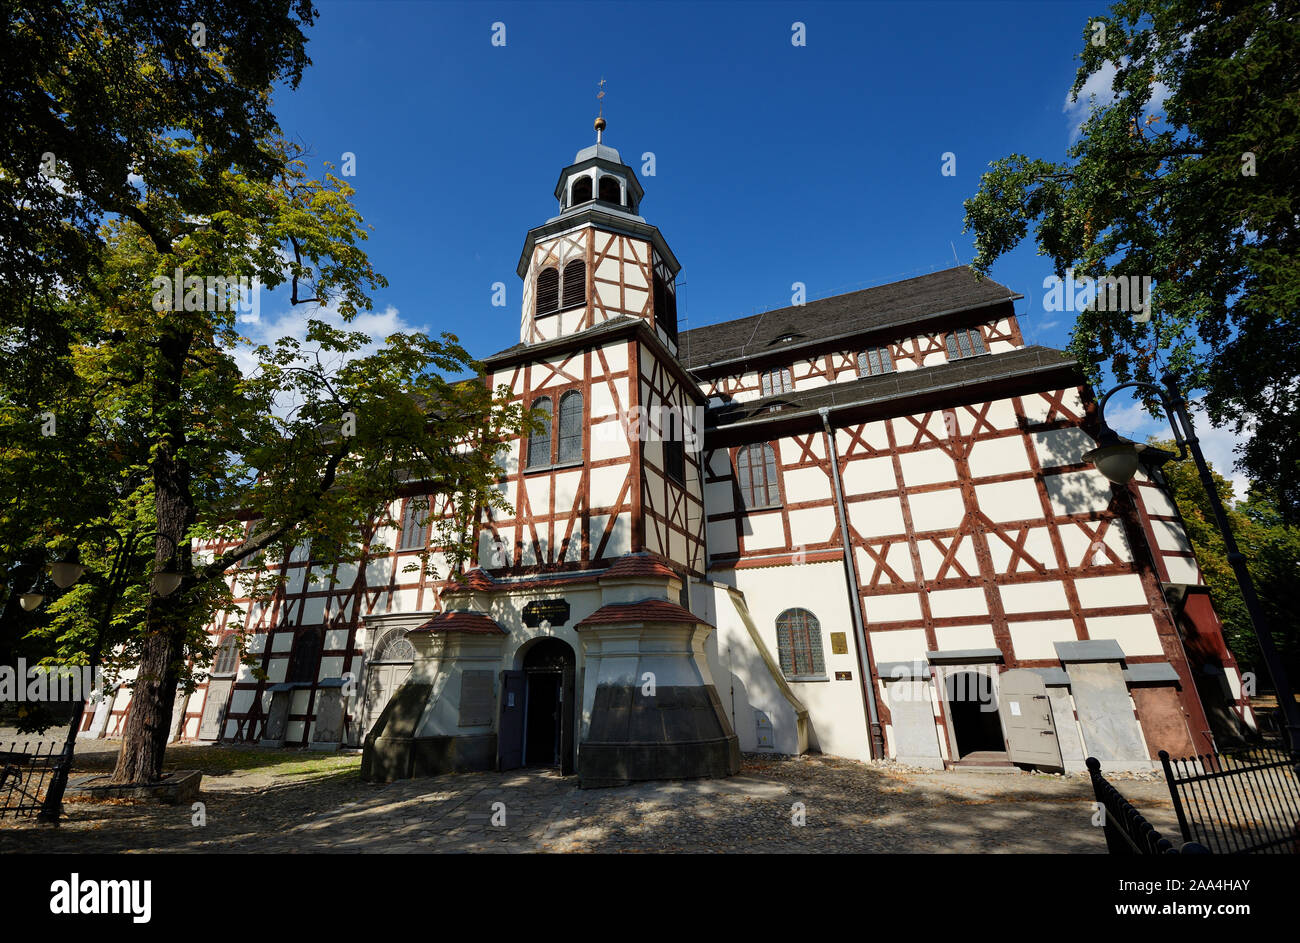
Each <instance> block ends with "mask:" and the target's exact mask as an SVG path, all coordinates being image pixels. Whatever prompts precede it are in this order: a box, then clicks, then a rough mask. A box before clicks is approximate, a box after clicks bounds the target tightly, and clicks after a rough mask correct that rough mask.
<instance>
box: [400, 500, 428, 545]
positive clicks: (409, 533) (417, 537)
mask: <svg viewBox="0 0 1300 943" xmlns="http://www.w3.org/2000/svg"><path fill="white" fill-rule="evenodd" d="M428 523H429V501H428V498H423V497H413V498H407V499H406V510H405V511H404V512H403V514H402V534H401V538H400V540H399V542H398V544H397V549H399V550H423V549H424V533H425V527H426V526H428Z"/></svg>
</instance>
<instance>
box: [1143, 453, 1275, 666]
mask: <svg viewBox="0 0 1300 943" xmlns="http://www.w3.org/2000/svg"><path fill="white" fill-rule="evenodd" d="M1151 442H1152V444H1153V445H1156V446H1158V447H1159V448H1162V449H1165V450H1167V451H1173V452H1176V451H1177V446H1175V445H1174V444H1173V442H1170V441H1159V440H1156V439H1152V440H1151ZM1164 472H1165V478H1166V480H1167V481H1168V483H1169V490H1170V493H1171V494H1172V495H1173V498H1174V500H1175V502H1176V503H1177V504H1178V510H1179V513H1180V514H1181V515H1182V517H1183V523H1184V525H1185V527H1186V530H1187V537H1188V540H1189V541H1190V542H1191V545H1192V549H1193V550H1195V551H1196V559H1197V562H1198V563H1200V565H1201V572H1202V574H1203V575H1204V578H1205V583H1206V585H1207V586H1208V587H1209V588H1210V596H1211V598H1212V599H1213V601H1214V609H1215V611H1216V612H1217V613H1218V614H1219V620H1220V621H1221V622H1222V623H1223V631H1224V636H1225V638H1226V640H1227V642H1228V647H1229V648H1230V649H1232V653H1233V654H1234V655H1236V656H1237V660H1238V661H1239V662H1240V663H1241V664H1242V666H1243V668H1245V669H1247V670H1250V671H1253V672H1255V674H1256V675H1257V676H1258V677H1260V678H1261V679H1267V677H1268V674H1267V672H1266V671H1264V666H1263V664H1262V663H1261V662H1260V656H1259V646H1258V643H1257V642H1256V640H1255V630H1254V627H1253V626H1252V624H1251V621H1250V614H1249V613H1248V612H1247V611H1246V604H1245V602H1244V601H1243V599H1242V597H1241V587H1240V586H1239V585H1238V583H1237V578H1236V575H1235V574H1234V573H1233V570H1232V566H1231V565H1230V564H1229V563H1228V556H1227V553H1226V551H1225V550H1224V547H1223V536H1222V535H1221V534H1220V533H1219V528H1218V526H1217V525H1216V524H1215V520H1214V512H1213V511H1212V510H1211V508H1210V504H1209V497H1208V495H1207V494H1206V492H1205V487H1204V485H1202V483H1201V479H1200V476H1199V475H1198V474H1197V472H1196V467H1195V465H1194V464H1193V463H1192V462H1191V460H1190V459H1189V460H1186V461H1182V462H1170V463H1169V464H1167V465H1165V467H1164ZM1210 474H1211V476H1212V477H1213V479H1214V484H1215V488H1216V490H1217V491H1218V493H1219V499H1220V501H1222V503H1223V507H1224V509H1225V511H1226V512H1227V514H1228V520H1229V523H1230V524H1231V526H1232V532H1233V536H1235V537H1236V539H1237V544H1238V546H1239V547H1240V549H1241V552H1242V553H1243V554H1244V555H1245V557H1246V566H1247V569H1248V570H1249V571H1250V576H1251V579H1252V580H1253V581H1254V583H1255V589H1256V592H1257V593H1258V595H1259V599H1260V605H1261V607H1262V608H1263V610H1264V614H1265V617H1266V618H1267V619H1268V622H1269V627H1270V628H1271V630H1272V634H1273V641H1274V644H1276V646H1277V649H1278V654H1279V656H1280V657H1281V659H1282V662H1283V666H1284V667H1285V669H1286V672H1287V677H1288V678H1290V679H1291V681H1292V683H1293V684H1294V683H1295V681H1296V680H1297V679H1300V613H1297V611H1296V608H1295V606H1294V602H1293V601H1294V600H1295V599H1296V598H1298V597H1297V593H1300V528H1298V527H1295V526H1291V525H1288V524H1287V523H1286V521H1285V520H1284V519H1283V517H1282V514H1281V512H1280V510H1279V509H1278V506H1277V502H1276V501H1275V500H1274V499H1273V497H1272V496H1271V495H1270V494H1269V493H1268V492H1267V491H1265V490H1264V489H1262V488H1260V487H1259V486H1254V487H1252V488H1251V491H1250V494H1249V495H1248V496H1247V498H1246V499H1245V500H1244V501H1236V500H1234V495H1233V488H1232V483H1231V482H1230V481H1228V480H1227V479H1226V478H1224V477H1223V476H1222V475H1221V474H1219V473H1218V472H1217V471H1215V470H1214V469H1213V468H1211V469H1210Z"/></svg>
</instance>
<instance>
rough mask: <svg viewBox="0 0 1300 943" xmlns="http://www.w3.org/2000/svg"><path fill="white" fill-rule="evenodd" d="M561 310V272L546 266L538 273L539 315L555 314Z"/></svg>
mask: <svg viewBox="0 0 1300 943" xmlns="http://www.w3.org/2000/svg"><path fill="white" fill-rule="evenodd" d="M559 310H560V273H559V272H558V271H557V270H555V269H553V268H544V269H542V270H541V271H540V272H538V273H537V315H538V317H541V316H542V315H544V314H554V313H555V312H557V311H559Z"/></svg>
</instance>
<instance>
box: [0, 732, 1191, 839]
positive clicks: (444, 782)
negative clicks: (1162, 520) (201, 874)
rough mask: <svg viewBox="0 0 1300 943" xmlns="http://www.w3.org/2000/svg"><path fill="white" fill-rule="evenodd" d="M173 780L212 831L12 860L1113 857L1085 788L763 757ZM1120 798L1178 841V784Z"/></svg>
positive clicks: (170, 829) (1146, 786)
mask: <svg viewBox="0 0 1300 943" xmlns="http://www.w3.org/2000/svg"><path fill="white" fill-rule="evenodd" d="M115 748H116V744H112V743H103V742H101V743H95V744H87V745H86V747H85V749H84V750H82V752H81V754H80V757H79V761H78V764H77V765H78V767H79V768H80V769H81V770H82V771H85V772H93V771H101V770H106V769H109V768H111V764H112V760H113V756H114V754H113V752H112V751H113V750H115ZM167 765H168V768H169V769H185V768H191V769H202V770H204V771H205V773H204V778H203V795H202V802H203V805H204V808H203V815H204V817H205V820H206V821H205V824H203V825H195V824H193V818H194V815H195V813H194V812H193V810H192V809H191V807H190V806H188V805H185V806H166V805H158V804H146V803H135V802H118V803H113V804H106V803H88V802H71V801H70V802H68V803H67V805H66V809H67V815H66V817H65V821H64V823H63V824H62V825H61V826H59V827H58V828H57V829H54V828H50V827H49V826H42V825H39V824H37V823H35V822H32V821H29V820H19V821H17V822H14V821H13V820H0V854H10V853H16V852H24V851H60V852H113V853H120V852H164V851H180V852H204V851H218V852H362V851H364V852H398V853H400V852H662V851H669V852H737V851H739V852H814V853H825V852H873V853H881V852H922V853H934V852H1013V853H1014V852H1057V853H1059V852H1076V853H1077V852H1091V853H1104V852H1105V842H1104V839H1103V838H1102V834H1101V831H1100V829H1097V828H1094V827H1093V826H1092V824H1091V820H1092V809H1091V804H1092V791H1091V788H1090V786H1089V785H1088V781H1087V778H1086V776H1082V775H1080V776H1048V775H1042V774H1034V773H1025V772H1019V771H1013V772H1001V771H998V772H986V771H961V772H930V771H919V770H909V769H905V768H900V767H897V766H890V765H883V764H864V763H857V762H853V761H850V760H840V759H835V758H831V757H822V756H809V757H772V756H751V755H747V756H746V757H745V764H744V768H743V769H742V770H741V774H740V775H739V776H735V777H733V778H731V779H727V780H697V781H692V782H654V783H643V784H638V785H634V786H626V787H621V788H614V789H593V790H584V789H579V788H578V787H577V780H576V778H573V777H570V778H567V779H566V778H561V777H559V776H557V775H556V774H555V773H554V772H553V771H549V770H519V771H514V772H509V773H460V774H451V775H444V776H437V777H430V778H424V779H415V780H406V781H402V782H396V783H390V784H377V783H367V782H364V781H362V779H361V778H360V757H359V756H358V755H356V754H350V755H347V754H345V755H337V754H335V755H329V754H321V753H310V752H297V751H288V752H286V751H266V750H258V749H253V748H237V747H236V748H231V747H219V748H218V747H193V746H174V747H171V748H169V750H168V764H167ZM1118 785H1119V786H1120V788H1121V789H1122V790H1123V792H1124V793H1125V795H1126V796H1128V797H1129V798H1130V799H1131V800H1132V801H1133V802H1134V803H1135V804H1137V805H1138V806H1139V808H1141V809H1142V810H1143V811H1144V812H1145V813H1146V814H1147V815H1148V816H1149V817H1150V818H1151V819H1152V821H1153V823H1154V824H1155V825H1156V827H1157V828H1160V829H1168V830H1169V831H1174V829H1173V822H1172V812H1171V811H1170V804H1169V798H1168V794H1167V793H1166V791H1165V788H1164V784H1163V783H1162V782H1160V781H1159V780H1157V779H1154V778H1153V777H1139V778H1128V779H1126V780H1122V781H1120V782H1119V783H1118ZM800 819H801V820H802V822H803V824H802V825H798V824H795V822H796V820H800Z"/></svg>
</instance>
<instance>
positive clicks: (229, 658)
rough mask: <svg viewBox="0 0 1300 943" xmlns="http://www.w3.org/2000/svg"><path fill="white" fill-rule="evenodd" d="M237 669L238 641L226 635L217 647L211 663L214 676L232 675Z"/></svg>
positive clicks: (232, 636)
mask: <svg viewBox="0 0 1300 943" xmlns="http://www.w3.org/2000/svg"><path fill="white" fill-rule="evenodd" d="M238 667H239V640H238V639H237V638H236V637H235V636H234V635H227V636H226V637H225V638H223V639H222V640H221V644H220V645H218V646H217V657H216V659H215V660H214V661H213V663H212V673H213V674H214V675H232V674H234V673H235V670H236V669H237V668H238Z"/></svg>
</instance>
